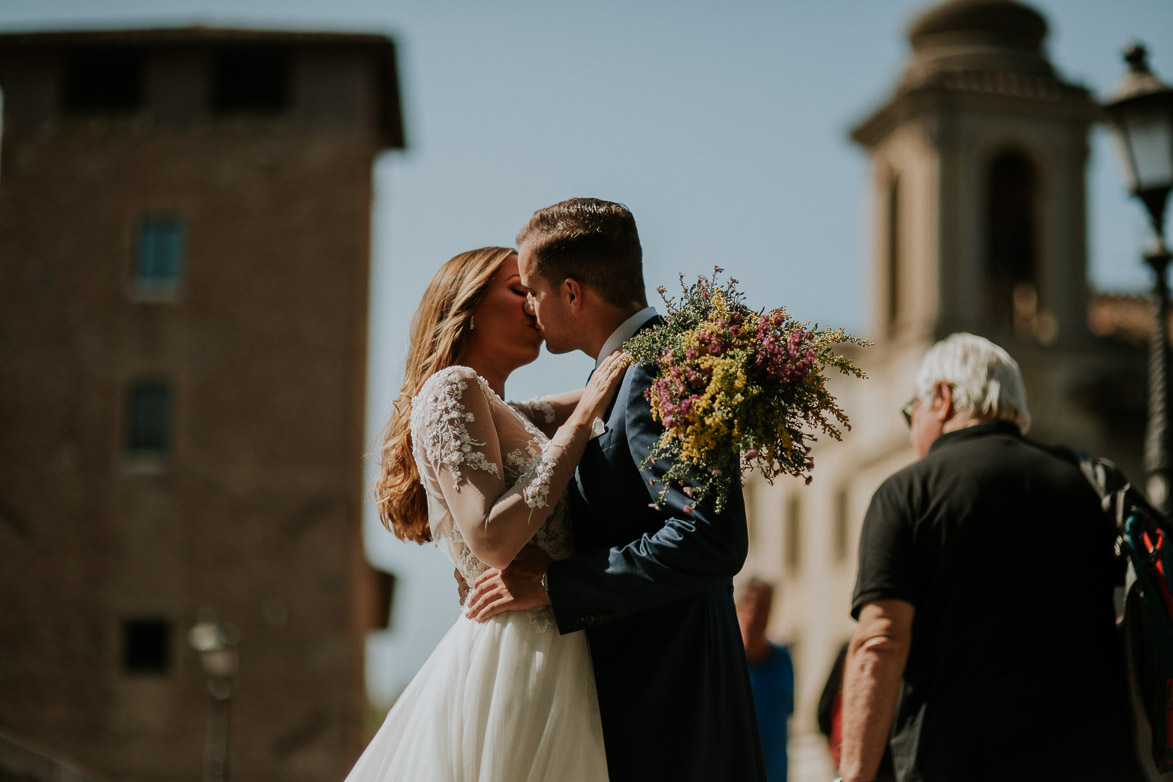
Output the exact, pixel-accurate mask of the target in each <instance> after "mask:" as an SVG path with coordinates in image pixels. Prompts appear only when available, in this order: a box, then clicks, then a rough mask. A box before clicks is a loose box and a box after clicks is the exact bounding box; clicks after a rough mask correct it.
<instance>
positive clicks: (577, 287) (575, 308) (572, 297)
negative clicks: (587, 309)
mask: <svg viewBox="0 0 1173 782" xmlns="http://www.w3.org/2000/svg"><path fill="white" fill-rule="evenodd" d="M562 293H563V295H565V296H566V306H567V307H568V308H569V309H570V311H571V312H573V313H575V314H577V313H578V312H579V310H581V309H582V305H583V303H584V299H583V288H582V283H581V282H579V281H578V280H576V279H574V278H573V277H567V278H566V279H565V280H563V281H562Z"/></svg>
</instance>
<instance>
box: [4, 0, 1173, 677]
mask: <svg viewBox="0 0 1173 782" xmlns="http://www.w3.org/2000/svg"><path fill="white" fill-rule="evenodd" d="M929 5H931V3H925V2H921V1H920V0H817V1H816V0H726V1H725V2H716V1H715V0H713V1H706V2H701V1H699V0H595V2H592V3H590V4H585V3H577V2H574V3H572V2H559V1H558V0H498V1H497V2H492V3H488V2H476V1H475V0H403V1H402V2H390V1H385V2H374V0H332V1H331V2H320V1H317V2H311V1H310V0H249V2H247V3H242V2H240V0H150V1H148V0H101V2H97V0H0V31H15V30H33V29H35V30H44V29H87V28H94V27H101V28H117V27H145V26H179V25H190V24H204V25H215V26H243V27H266V28H276V29H325V30H343V31H348V32H374V33H381V34H386V35H389V36H391V37H393V38H394V39H395V40H396V41H397V43H398V45H399V58H400V63H399V64H400V77H401V81H402V84H401V86H402V94H403V100H404V114H405V123H406V131H407V139H408V148H407V149H406V150H405V151H403V152H393V153H387V154H385V155H384V156H383V157H382V158H381V159H380V160H379V161H378V163H377V164H376V167H375V171H374V177H375V188H376V202H375V204H374V215H373V216H374V231H375V235H374V239H373V248H372V264H373V267H372V274H373V277H372V296H371V340H370V349H371V371H370V380H369V383H368V398H369V407H370V412H369V415H368V419H369V423H368V429H369V431H370V437H371V440H372V442H373V440H374V437H375V434H376V432H377V430H378V428H379V426H380V425H381V424H382V422H383V420H384V418H385V417H386V415H387V414H388V412H389V410H390V400H391V398H392V397H393V396H394V395H395V393H396V390H397V388H398V385H399V382H400V377H401V373H402V366H403V359H404V353H403V351H404V347H405V343H406V334H407V326H408V322H409V320H410V317H411V313H412V311H413V310H414V307H415V305H416V303H417V302H418V299H419V296H420V295H421V293H422V291H423V288H424V286H425V285H426V283H427V280H428V278H429V277H430V275H431V272H432V271H433V270H434V269H435V268H437V267H438V266H439V265H440V263H442V262H443V261H444V260H446V259H447V258H449V257H451V256H452V255H455V254H456V253H458V252H461V251H463V250H467V249H471V248H473V247H478V246H484V245H489V244H505V245H511V244H512V243H513V237H514V235H515V233H516V231H517V229H518V228H519V227H520V226H521V225H522V224H523V223H524V222H525V220H526V219H527V218H528V216H529V214H530V213H531V212H532V211H533V210H534V209H536V208H539V207H541V206H545V205H548V204H550V203H553V202H555V201H559V200H562V199H564V198H568V197H571V196H583V195H589V196H597V197H601V198H607V199H611V200H617V201H622V202H624V203H626V204H627V205H628V206H629V207H631V209H632V211H633V212H634V213H635V215H636V219H637V221H638V223H639V227H640V234H641V237H642V240H643V245H644V253H645V258H646V278H647V283H648V286H649V289H654V288H655V286H656V285H658V284H661V283H663V284H667V285H673V284H674V283H675V280H676V276H677V273H678V272H684V273H685V274H687V275H690V276H691V275H694V274H697V273H703V272H707V271H711V269H712V266H713V265H714V264H719V265H722V266H724V267H726V268H727V269H728V270H729V271H730V273H732V274H734V275H735V276H737V277H738V278H739V279H740V280H741V281H742V283H743V288H744V289H745V290H746V291H747V292H748V295H749V303H750V304H751V305H754V306H766V305H770V306H777V305H780V304H781V305H785V306H787V307H788V308H789V309H790V310H791V312H792V313H793V314H794V315H795V316H797V317H799V318H801V319H810V320H816V321H819V322H820V323H822V324H823V325H834V326H845V327H847V328H848V329H850V330H853V331H855V332H857V333H858V332H864V329H865V327H866V324H867V322H868V317H867V312H866V302H867V297H866V295H865V285H866V284H867V277H866V274H865V270H866V268H867V266H866V264H867V261H868V259H867V255H866V248H867V246H868V243H867V220H868V212H867V203H866V201H865V184H866V177H867V163H866V157H865V155H864V153H863V151H862V150H860V149H858V148H856V147H855V146H854V145H853V144H852V143H851V142H850V141H849V140H848V138H847V134H848V131H849V129H850V128H851V127H852V125H853V124H854V123H856V122H857V121H859V120H861V119H862V118H864V117H865V116H866V115H867V114H868V113H869V112H870V111H871V110H872V109H873V108H875V107H876V106H878V105H879V104H880V103H882V102H883V101H884V100H885V99H886V98H887V96H888V95H889V93H890V91H891V89H892V88H893V87H894V86H895V84H896V81H897V79H898V78H899V73H900V70H901V68H902V66H903V64H904V63H905V62H906V60H907V58H908V56H909V49H908V45H907V41H906V38H905V31H906V29H907V26H908V24H909V22H910V21H911V20H912V19H913V18H915V16H916V14H917V13H918V12H920V11H921V10H923V9H924V8H926V7H928V6H929ZM1032 5H1033V6H1034V7H1035V8H1037V9H1039V10H1040V11H1042V12H1043V14H1044V15H1045V16H1046V17H1047V19H1048V22H1049V24H1050V33H1049V35H1048V38H1047V41H1046V48H1047V51H1048V53H1049V55H1050V56H1051V59H1052V61H1053V62H1054V64H1055V65H1056V67H1057V69H1058V70H1059V72H1060V74H1061V75H1062V76H1063V77H1064V78H1066V79H1067V80H1069V81H1074V82H1077V83H1081V84H1083V85H1084V86H1086V87H1088V88H1089V89H1090V90H1091V91H1092V93H1093V94H1094V95H1095V96H1097V97H1098V98H1103V97H1105V96H1107V95H1108V94H1110V92H1111V91H1112V90H1113V89H1114V88H1115V86H1116V85H1117V84H1118V83H1119V80H1120V78H1121V77H1122V76H1123V74H1124V69H1125V66H1124V64H1123V62H1122V61H1121V59H1120V50H1121V48H1122V45H1123V44H1124V43H1125V42H1126V41H1128V40H1130V39H1132V38H1137V37H1139V38H1140V39H1141V40H1144V41H1145V42H1146V43H1148V44H1149V45H1150V48H1153V47H1155V51H1153V52H1152V58H1151V62H1152V64H1153V67H1154V69H1155V70H1156V71H1157V73H1158V75H1160V76H1162V77H1163V78H1164V80H1165V81H1167V82H1170V81H1173V39H1171V38H1170V36H1169V31H1171V30H1173V3H1170V2H1168V0H1112V2H1106V1H1105V0H1037V1H1036V2H1033V3H1032ZM1158 33H1160V34H1159V35H1158ZM1089 215H1090V220H1091V225H1090V227H1089V255H1090V259H1089V260H1090V269H1089V275H1090V280H1091V282H1092V284H1093V286H1094V287H1096V288H1099V289H1107V290H1141V289H1143V288H1145V287H1147V286H1148V285H1149V279H1148V276H1147V272H1146V270H1145V268H1144V267H1143V266H1142V264H1141V262H1140V260H1139V253H1140V249H1141V247H1142V246H1143V244H1144V243H1145V241H1146V224H1145V220H1144V217H1143V210H1142V209H1141V208H1140V207H1139V205H1138V204H1135V203H1133V202H1132V201H1131V200H1130V199H1129V198H1128V197H1127V195H1126V194H1125V193H1124V192H1123V188H1122V185H1121V180H1120V176H1119V174H1118V172H1117V171H1116V168H1115V160H1114V158H1113V156H1112V152H1111V150H1110V148H1109V147H1108V143H1107V139H1106V134H1105V133H1104V131H1103V130H1102V129H1100V130H1097V131H1096V133H1095V134H1094V137H1093V146H1092V161H1091V168H1090V170H1089ZM653 298H654V297H653ZM863 335H864V336H867V335H866V332H864V333H863ZM589 366H590V362H589V360H588V359H586V358H585V357H583V356H581V355H578V356H558V357H552V356H549V355H547V354H543V356H542V358H540V359H539V360H538V361H537V362H536V363H535V364H533V365H531V366H530V367H527V368H525V369H523V370H521V371H519V372H518V373H517V375H516V376H515V378H514V379H512V380H511V381H510V385H509V386H508V387H507V391H508V392H509V395H510V396H514V397H519V398H524V397H529V396H532V395H536V394H540V393H543V392H547V391H552V390H558V389H560V388H562V387H565V386H569V385H574V384H577V383H578V382H580V381H581V379H582V378H583V377H584V376H585V374H586V371H588V370H589ZM365 523H366V526H367V529H368V549H369V551H370V554H371V558H372V559H373V560H375V561H376V562H378V563H379V564H380V565H381V566H383V567H387V568H390V569H393V570H395V571H396V572H397V573H398V574H399V576H400V583H399V589H398V592H397V597H396V605H395V616H396V625H395V627H394V629H393V630H392V631H391V632H389V633H387V634H385V635H384V636H383V637H380V638H376V639H372V641H371V646H370V651H371V660H370V666H369V667H370V669H371V673H370V677H369V679H370V682H371V686H372V690H373V694H374V695H375V696H376V697H384V696H386V695H389V694H391V693H393V692H395V691H397V690H398V689H399V687H401V686H402V684H403V683H404V682H405V681H406V679H407V678H408V677H410V675H411V673H412V672H414V670H415V668H416V667H417V666H418V665H419V663H420V662H421V661H422V659H423V657H424V656H426V654H427V652H428V651H429V650H430V649H431V648H432V646H433V645H434V644H435V642H436V640H437V639H438V638H439V635H440V634H442V633H443V631H444V630H445V629H446V627H447V626H448V625H449V624H451V621H452V619H453V618H454V617H455V613H456V607H455V589H454V584H453V581H452V573H451V568H450V567H448V566H447V565H446V562H445V561H444V560H443V559H442V558H441V557H440V556H439V555H438V553H437V552H436V551H435V550H433V549H429V548H417V547H414V546H410V545H407V544H401V543H399V542H397V541H395V540H394V539H393V538H392V537H391V536H390V534H389V533H386V532H384V531H383V530H382V528H381V527H378V526H377V522H375V521H374V520H373V517H370V515H368V518H367V519H366V522H365Z"/></svg>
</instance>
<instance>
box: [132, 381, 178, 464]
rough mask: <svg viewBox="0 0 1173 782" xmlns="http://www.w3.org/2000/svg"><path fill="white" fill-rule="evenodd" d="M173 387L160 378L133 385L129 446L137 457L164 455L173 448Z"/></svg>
mask: <svg viewBox="0 0 1173 782" xmlns="http://www.w3.org/2000/svg"><path fill="white" fill-rule="evenodd" d="M171 396H172V395H171V387H170V386H169V385H167V384H166V383H162V382H157V381H148V382H140V383H136V384H134V385H133V386H131V389H130V399H129V404H128V407H129V409H128V411H127V441H126V444H127V449H128V450H129V451H130V455H131V456H135V457H148V458H149V457H163V456H166V455H167V453H168V452H169V451H170V450H171V428H172V426H171V423H172V422H171V418H172V414H173V411H172V407H173V404H172V398H171Z"/></svg>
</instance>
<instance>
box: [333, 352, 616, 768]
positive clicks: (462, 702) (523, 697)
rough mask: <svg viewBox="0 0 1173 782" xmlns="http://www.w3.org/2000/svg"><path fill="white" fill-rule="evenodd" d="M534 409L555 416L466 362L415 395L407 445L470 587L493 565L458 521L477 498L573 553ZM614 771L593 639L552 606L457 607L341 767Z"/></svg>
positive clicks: (435, 521)
mask: <svg viewBox="0 0 1173 782" xmlns="http://www.w3.org/2000/svg"><path fill="white" fill-rule="evenodd" d="M519 410H520V411H524V413H525V414H524V415H523V414H522V413H520V412H519ZM535 415H541V416H543V417H544V418H545V420H547V421H552V419H553V411H552V410H550V408H549V406H548V405H544V404H543V403H541V402H532V403H527V404H517V405H514V406H510V405H508V404H506V403H505V402H504V401H502V400H501V398H500V397H498V396H497V395H496V394H495V393H494V392H493V391H492V390H491V389H490V388H489V386H488V384H487V383H486V382H485V381H484V380H483V379H482V378H481V377H479V376H478V375H477V374H476V373H475V372H473V371H472V370H471V369H469V368H467V367H460V366H456V367H449V368H447V369H444V370H441V371H440V372H437V373H436V374H435V375H433V376H432V377H431V378H429V379H428V380H427V382H425V383H424V385H423V387H422V388H421V389H420V392H419V393H418V394H417V395H416V397H415V398H414V399H413V400H412V414H411V431H412V443H413V452H414V456H415V462H416V465H417V467H418V468H419V472H420V476H421V480H422V483H423V486H424V489H425V490H426V492H427V498H428V523H429V526H430V528H431V532H432V539H433V540H434V541H435V542H436V544H437V545H438V546H440V547H441V548H442V549H443V550H444V551H445V552H446V553H447V554H448V556H449V557H450V558H451V559H452V561H453V562H454V563H455V565H456V567H457V569H458V570H459V571H460V574H461V576H463V578H464V580H465V581H466V582H468V583H469V584H472V582H473V581H475V580H476V577H477V576H479V575H480V574H481V573H482V572H484V571H485V570H486V569H487V566H486V565H485V564H484V563H482V562H481V561H479V560H478V559H477V558H476V557H475V556H474V555H473V554H472V552H471V551H470V550H469V548H468V546H467V545H466V544H465V536H464V534H462V531H461V530H462V526H464V529H466V530H467V529H468V527H467V525H468V524H470V523H473V522H472V521H471V519H477V518H479V519H480V521H479V523H481V524H484V523H487V522H485V521H484V520H483V519H484V518H485V517H484V513H483V512H478V508H483V507H485V506H486V505H488V504H492V503H493V502H494V501H497V502H506V503H509V505H508V506H506V507H508V508H509V510H510V511H511V512H514V513H524V514H526V515H527V518H528V520H529V523H534V524H535V525H539V524H540V526H537V529H536V530H535V533H534V536H533V539H532V541H531V542H533V543H535V544H537V546H538V547H539V548H541V549H542V550H543V551H544V552H545V553H546V554H547V555H549V556H550V557H551V558H553V559H562V558H565V557H567V556H569V555H570V554H571V553H572V552H571V542H570V540H571V534H570V519H569V510H568V508H567V505H566V503H565V501H564V500H563V499H562V498H560V497H555V498H551V497H549V496H548V494H549V477H550V469H551V461H552V460H553V458H554V453H553V452H554V451H556V450H557V448H556V447H553V448H551V447H549V440H548V439H547V437H546V436H545V435H544V434H543V433H542V432H541V431H540V430H539V429H538V428H537V427H536V426H535V425H534V424H533V423H532V422H531V420H530V418H532V417H533V416H535ZM527 416H528V417H527ZM502 492H504V493H503V494H502ZM551 503H553V504H552V505H551ZM543 517H544V518H545V520H544V522H542V521H541V520H542V518H543ZM453 592H454V597H455V590H453ZM606 779H607V765H606V760H605V757H604V754H603V734H602V728H601V726H600V724H599V707H598V700H597V696H596V694H595V682H594V673H593V670H592V668H591V661H590V652H589V650H588V647H587V642H586V636H585V635H584V634H583V633H582V632H575V633H570V634H568V635H560V634H559V633H558V628H557V627H556V626H555V625H554V623H553V615H552V614H551V612H550V609H549V608H548V607H545V608H539V609H534V610H532V611H526V612H517V613H505V614H500V615H498V616H495V617H493V618H491V619H489V620H487V621H485V622H483V623H477V622H474V621H472V620H470V619H468V618H466V617H464V616H461V617H460V618H459V619H458V620H457V621H456V624H455V625H453V626H452V628H451V629H450V630H449V631H448V633H447V634H446V635H445V636H444V638H443V639H442V640H441V641H440V643H439V644H438V645H437V646H436V649H435V651H433V652H432V655H431V656H430V657H429V658H428V660H427V662H425V663H424V665H423V667H422V668H421V669H420V671H419V673H417V674H416V676H415V678H414V679H413V680H412V681H411V683H410V684H409V685H408V686H407V688H406V689H405V690H404V691H403V694H402V695H401V696H400V697H399V699H398V700H397V701H396V703H395V705H394V707H393V708H392V709H391V711H390V712H389V713H388V714H387V718H386V720H385V721H384V723H383V726H382V727H381V728H380V729H379V732H378V733H377V734H376V735H375V737H374V738H373V739H372V740H371V743H370V745H369V746H368V747H367V749H366V751H364V752H363V754H362V757H360V758H359V760H358V762H357V764H356V765H355V766H354V769H353V770H352V771H351V772H350V775H349V776H348V777H347V781H348V782H351V781H353V782H359V781H362V782H367V781H368V780H380V781H382V780H410V781H411V782H425V781H427V780H434V781H435V782H545V781H547V780H549V781H551V782H553V781H554V780H557V782H599V781H600V780H606Z"/></svg>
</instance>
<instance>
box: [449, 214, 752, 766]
mask: <svg viewBox="0 0 1173 782" xmlns="http://www.w3.org/2000/svg"><path fill="white" fill-rule="evenodd" d="M517 241H518V246H519V248H520V249H519V265H520V270H521V279H522V284H523V285H524V286H525V287H526V288H527V289H528V291H529V296H530V302H531V305H532V307H533V309H534V313H535V315H536V316H537V320H538V325H539V326H540V327H541V329H542V333H543V335H544V336H545V338H546V346H547V348H548V349H549V350H550V352H551V353H566V352H569V351H571V350H581V351H583V352H584V353H586V354H587V355H590V356H592V357H594V358H595V359H596V362H597V361H599V360H601V359H603V358H604V357H606V356H607V355H609V354H611V353H613V352H614V351H616V350H618V349H619V348H620V346H621V345H622V344H623V342H624V341H625V340H627V339H628V338H629V337H631V336H632V335H633V334H635V333H636V332H637V331H639V330H641V329H643V328H646V327H648V326H651V325H653V324H655V323H656V322H658V316H657V315H656V312H655V310H654V309H652V308H651V307H648V306H647V299H646V297H645V295H644V282H643V268H642V251H641V249H640V244H639V236H638V234H637V232H636V228H635V219H634V218H633V217H632V215H631V212H629V211H628V210H627V208H626V207H624V206H622V205H620V204H615V203H610V202H607V201H599V200H596V199H589V198H576V199H571V200H569V201H563V202H562V203H559V204H555V205H553V206H550V207H547V208H545V209H541V210H539V211H537V212H535V213H534V215H533V217H531V218H530V221H529V222H528V223H527V224H526V226H525V227H524V228H522V229H521V233H519V234H518V237H517ZM652 372H653V370H652V369H651V368H649V367H645V366H642V365H636V366H632V367H631V368H629V369H628V370H627V373H626V375H625V377H624V379H623V382H622V384H621V386H620V388H619V391H618V394H617V395H616V399H615V402H614V404H613V405H612V407H611V409H610V410H609V411H608V412H607V414H606V416H605V417H606V421H605V423H606V430H605V432H604V433H603V434H602V435H601V436H600V437H598V438H596V439H594V440H592V441H591V442H590V444H588V446H587V449H586V453H585V454H584V455H583V457H582V461H581V462H580V463H579V466H578V470H577V472H576V473H575V477H574V481H573V483H572V485H571V487H570V495H571V502H572V507H573V512H574V536H575V550H576V551H577V552H578V554H577V555H576V556H574V557H571V558H570V559H567V560H563V561H560V562H554V563H550V562H549V560H548V559H545V558H544V556H542V555H541V554H540V553H539V552H536V551H534V550H532V549H528V550H527V552H526V555H525V556H524V557H522V558H521V559H519V561H518V562H516V563H514V564H513V565H510V567H509V568H508V569H506V570H505V571H491V572H490V573H488V574H486V575H485V576H482V578H481V579H479V580H478V582H477V585H476V588H475V589H474V590H473V592H472V593H471V594H470V595H469V598H468V601H467V605H468V606H469V613H470V614H471V615H473V616H474V617H475V618H477V619H479V620H483V619H485V618H488V617H489V616H492V615H494V614H497V613H500V612H501V611H516V610H522V609H525V608H531V607H533V606H537V605H550V606H552V608H553V611H554V617H555V620H556V621H557V624H558V629H559V631H560V632H562V633H569V632H573V631H575V630H582V629H585V630H586V631H587V638H588V640H589V642H590V648H591V657H592V659H593V662H594V667H595V683H596V686H597V688H598V693H599V710H600V713H601V716H602V724H603V737H604V741H605V742H606V748H607V765H608V769H609V773H610V778H611V782H626V781H627V780H631V781H632V782H635V781H636V780H638V781H639V782H646V780H661V779H662V780H685V781H686V782H687V781H688V780H695V781H696V782H702V781H703V782H711V781H712V780H736V782H754V781H755V780H765V778H766V776H765V771H764V768H763V762H762V751H761V745H760V741H759V738H758V727H757V722H756V718H755V716H754V706H753V700H752V696H751V694H750V685H749V676H748V672H747V668H746V659H745V650H744V648H743V647H742V643H741V631H740V629H739V626H738V623H737V615H736V612H735V609H734V604H733V597H732V592H733V586H732V581H731V579H732V578H733V576H734V575H735V574H736V573H737V572H738V571H739V570H740V569H741V566H742V564H743V563H744V561H745V556H746V550H747V547H748V536H747V532H746V521H745V506H744V504H743V501H742V498H741V494H740V492H734V493H733V496H731V497H730V498H729V500H728V502H727V503H726V506H725V508H724V510H723V511H722V512H720V513H717V512H715V511H714V510H713V508H712V507H711V505H709V504H705V503H702V504H700V505H698V506H696V507H693V505H692V503H691V500H690V499H689V498H688V497H687V496H685V495H684V494H683V493H681V492H680V491H679V490H678V487H672V488H671V490H670V491H669V493H668V496H667V498H666V499H665V500H664V501H662V502H661V501H660V500H659V494H660V488H661V485H662V484H661V480H660V478H661V476H662V475H663V473H664V472H665V471H666V470H667V468H668V466H669V465H668V464H667V463H665V461H664V460H660V461H658V462H657V463H656V464H654V465H648V466H645V465H644V461H645V458H646V457H647V455H648V453H649V452H650V451H651V449H652V445H653V444H654V443H655V441H656V439H657V438H658V437H659V435H660V432H661V431H662V427H661V425H660V424H658V423H656V422H655V421H654V420H653V419H652V414H651V410H650V407H649V404H648V400H647V399H645V398H644V391H646V390H647V388H648V386H649V385H650V384H651V381H652V377H653V374H652Z"/></svg>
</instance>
